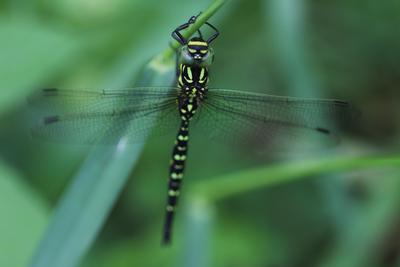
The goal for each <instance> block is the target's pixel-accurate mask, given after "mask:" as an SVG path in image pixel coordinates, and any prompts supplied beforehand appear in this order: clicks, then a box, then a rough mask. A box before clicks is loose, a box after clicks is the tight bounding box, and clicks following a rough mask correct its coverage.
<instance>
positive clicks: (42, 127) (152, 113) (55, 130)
mask: <svg viewBox="0 0 400 267" xmlns="http://www.w3.org/2000/svg"><path fill="white" fill-rule="evenodd" d="M177 94H178V88H175V87H163V88H130V89H123V90H100V91H91V90H60V89H43V90H41V91H38V92H37V93H35V94H34V95H33V96H31V97H30V98H29V103H30V104H31V105H32V106H34V107H37V108H39V109H42V110H43V111H44V112H46V113H47V115H45V116H44V117H43V118H42V119H41V120H40V122H39V123H38V124H36V125H35V126H34V127H33V128H32V134H33V136H35V137H39V138H42V139H45V140H50V141H58V142H67V143H77V144H99V143H100V144H114V143H116V142H118V140H120V138H121V137H125V138H126V139H127V140H128V141H129V142H136V141H141V140H144V139H145V138H147V137H148V136H149V135H150V134H151V135H162V134H164V133H167V132H169V131H170V130H172V129H174V130H176V129H177V128H176V127H177V125H178V121H179V114H178V110H177V104H176V98H177Z"/></svg>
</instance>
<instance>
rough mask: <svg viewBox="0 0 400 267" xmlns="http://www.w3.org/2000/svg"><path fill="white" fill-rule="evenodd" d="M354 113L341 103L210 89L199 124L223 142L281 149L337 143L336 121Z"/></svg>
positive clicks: (211, 135)
mask: <svg viewBox="0 0 400 267" xmlns="http://www.w3.org/2000/svg"><path fill="white" fill-rule="evenodd" d="M353 114H354V110H353V109H352V107H351V105H350V104H349V103H347V102H344V101H340V100H323V99H300V98H291V97H280V96H271V95H265V94H256V93H248V92H240V91H234V90H225V89H214V90H211V89H210V90H209V92H208V97H207V99H205V100H204V102H203V105H202V107H201V111H200V114H199V115H200V116H201V118H199V119H198V124H199V126H200V127H199V128H201V129H204V130H205V131H206V133H207V135H209V136H210V137H211V138H213V139H217V140H218V141H221V142H235V143H242V144H244V145H246V146H248V145H251V146H253V147H255V148H259V149H261V150H262V148H261V147H265V146H263V145H266V146H268V147H271V148H278V149H279V147H281V146H285V145H286V146H289V145H293V144H294V142H302V143H310V145H311V144H317V143H325V144H326V143H329V144H334V143H337V142H338V138H337V132H336V131H335V128H334V127H333V126H334V124H333V123H332V119H336V120H347V119H349V118H351V117H352V116H353ZM307 146H309V144H307V145H306V147H307Z"/></svg>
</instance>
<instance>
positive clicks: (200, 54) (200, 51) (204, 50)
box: [181, 37, 214, 66]
mask: <svg viewBox="0 0 400 267" xmlns="http://www.w3.org/2000/svg"><path fill="white" fill-rule="evenodd" d="M213 58H214V53H213V50H212V48H211V47H210V46H209V44H208V42H207V41H204V40H203V39H202V38H200V37H193V38H192V39H190V40H189V42H188V43H187V45H184V46H183V47H182V50H181V60H182V63H184V64H188V65H200V66H208V65H211V63H212V61H213Z"/></svg>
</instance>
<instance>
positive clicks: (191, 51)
mask: <svg viewBox="0 0 400 267" xmlns="http://www.w3.org/2000/svg"><path fill="white" fill-rule="evenodd" d="M196 52H197V51H196V49H193V48H189V53H191V54H194V53H196Z"/></svg>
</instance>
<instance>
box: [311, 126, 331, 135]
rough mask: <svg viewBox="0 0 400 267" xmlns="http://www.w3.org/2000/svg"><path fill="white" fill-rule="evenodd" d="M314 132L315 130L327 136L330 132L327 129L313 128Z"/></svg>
mask: <svg viewBox="0 0 400 267" xmlns="http://www.w3.org/2000/svg"><path fill="white" fill-rule="evenodd" d="M315 130H317V131H318V132H320V133H323V134H327V135H329V134H331V131H329V130H328V129H325V128H320V127H317V128H315Z"/></svg>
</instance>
